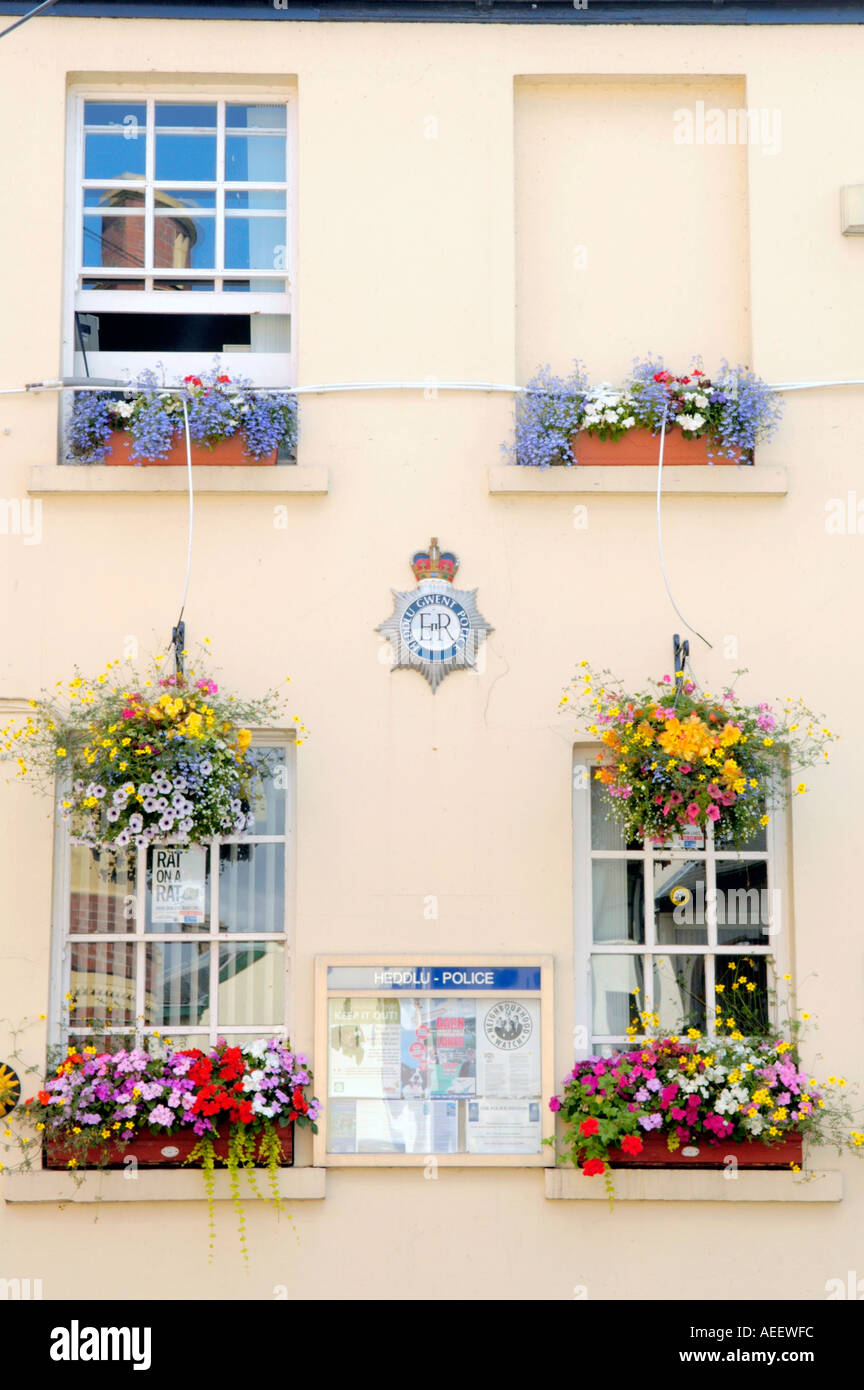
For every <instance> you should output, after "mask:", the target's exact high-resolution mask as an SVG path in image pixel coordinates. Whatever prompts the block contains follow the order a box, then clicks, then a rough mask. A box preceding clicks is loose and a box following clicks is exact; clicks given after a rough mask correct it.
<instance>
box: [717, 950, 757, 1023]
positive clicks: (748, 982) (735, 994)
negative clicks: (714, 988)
mask: <svg viewBox="0 0 864 1390" xmlns="http://www.w3.org/2000/svg"><path fill="white" fill-rule="evenodd" d="M717 984H718V985H722V986H723V988H722V990H721V991H719V992H718V993H717V997H716V1000H715V1002H716V1003H717V1004H719V1005H720V1006H721V1008H720V1013H719V1014H718V1015H717V1017H718V1019H720V1020H721V1021H722V1027H721V1028H720V1029H718V1031H721V1032H724V1033H728V1031H729V1030H730V1028H733V1027H734V1028H737V1029H738V1031H739V1032H741V1033H743V1034H744V1036H745V1037H748V1036H752V1035H754V1034H755V1035H758V1034H761V1033H765V1032H767V1031H768V1017H769V1008H768V958H767V956H740V955H736V956H718V957H717ZM730 1020H731V1022H730Z"/></svg>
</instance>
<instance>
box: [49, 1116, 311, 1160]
mask: <svg viewBox="0 0 864 1390" xmlns="http://www.w3.org/2000/svg"><path fill="white" fill-rule="evenodd" d="M279 1139H280V1142H281V1145H282V1161H281V1163H280V1167H282V1168H291V1167H293V1164H294V1126H293V1124H289V1125H282V1126H280V1128H279ZM197 1143H198V1135H197V1134H193V1133H184V1134H154V1132H153V1131H152V1130H150V1131H149V1132H142V1133H140V1134H136V1135H135V1137H134V1139H131V1140H130V1141H129V1143H128V1144H109V1145H107V1146H106V1147H107V1149H108V1157H107V1162H106V1161H104V1159H105V1150H104V1149H101V1148H93V1149H88V1150H87V1151H86V1153H85V1154H84V1156H83V1158H82V1157H80V1156H79V1155H78V1154H77V1153H76V1151H75V1150H73V1149H71V1148H69V1147H66V1146H65V1145H64V1144H63V1141H62V1139H47V1140H46V1142H45V1147H44V1150H43V1167H45V1168H54V1169H56V1168H61V1169H64V1170H65V1169H67V1168H68V1167H69V1161H70V1158H72V1157H76V1158H77V1162H76V1165H75V1166H76V1167H78V1168H123V1167H124V1166H125V1160H126V1159H127V1158H129V1156H130V1155H131V1156H132V1157H133V1158H134V1159H135V1160H136V1162H137V1165H138V1167H139V1168H182V1167H184V1165H185V1164H186V1162H187V1160H188V1158H189V1155H190V1154H191V1153H192V1150H193V1149H194V1148H195V1145H196V1144H197ZM228 1143H229V1141H228V1138H227V1136H225V1137H224V1138H220V1139H214V1141H213V1150H214V1153H215V1155H216V1157H217V1159H223V1160H227V1158H228ZM258 1156H259V1161H260V1153H259V1155H258ZM189 1166H190V1167H194V1168H200V1167H201V1162H200V1160H196V1162H195V1163H193V1164H190V1165H189ZM262 1166H263V1165H262Z"/></svg>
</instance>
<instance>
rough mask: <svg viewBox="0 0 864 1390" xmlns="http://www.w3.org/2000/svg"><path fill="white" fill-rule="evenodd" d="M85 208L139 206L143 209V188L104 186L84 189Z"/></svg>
mask: <svg viewBox="0 0 864 1390" xmlns="http://www.w3.org/2000/svg"><path fill="white" fill-rule="evenodd" d="M84 206H85V208H140V209H141V210H142V211H143V209H144V189H143V188H117V187H116V186H110V185H109V186H107V187H105V188H85V189H84Z"/></svg>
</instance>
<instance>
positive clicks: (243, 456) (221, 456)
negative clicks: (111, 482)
mask: <svg viewBox="0 0 864 1390" xmlns="http://www.w3.org/2000/svg"><path fill="white" fill-rule="evenodd" d="M131 450H132V436H131V435H130V434H129V433H128V431H127V430H113V431H112V434H111V439H110V442H109V444H108V453H107V454H106V455H105V463H106V464H107V465H108V466H109V467H114V468H117V467H120V468H130V467H131V468H137V467H141V466H143V467H144V468H153V467H155V466H160V465H161V466H162V467H166V468H185V467H186V440H185V439H184V438H183V436H182V435H181V436H179V437H178V439H177V440H176V441H175V442H174V443H173V444H172V445H171V448H170V449H169V451H168V457H167V458H158V459H136V458H133V457H132V452H131ZM191 452H192V464H193V466H199V467H200V466H201V465H202V464H206V465H209V466H217V465H221V466H222V467H226V466H228V467H233V468H237V467H264V468H267V467H272V466H274V465H275V463H276V455H277V453H278V450H277V449H274V450H273V452H272V454H268V455H266V456H265V457H263V458H250V456H249V454H248V453H247V452H246V440H245V438H244V436H243V435H242V434H236V435H232V437H231V438H230V439H220V440H219V442H218V444H214V445H213V446H212V448H207V447H206V445H203V444H195V443H194V442H193V444H192V448H191Z"/></svg>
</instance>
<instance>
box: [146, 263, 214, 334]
mask: <svg viewBox="0 0 864 1390" xmlns="http://www.w3.org/2000/svg"><path fill="white" fill-rule="evenodd" d="M153 288H154V290H174V291H175V292H176V291H177V290H182V291H183V292H184V294H188V293H189V292H190V291H191V290H210V291H211V292H212V291H213V290H215V288H216V281H215V280H154V281H153ZM176 317H177V318H182V317H183V316H182V315H180V314H178V315H177V316H176ZM169 351H170V349H169Z"/></svg>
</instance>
